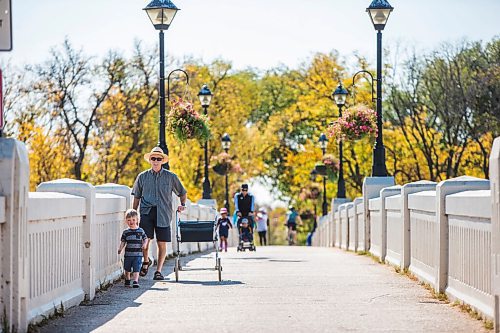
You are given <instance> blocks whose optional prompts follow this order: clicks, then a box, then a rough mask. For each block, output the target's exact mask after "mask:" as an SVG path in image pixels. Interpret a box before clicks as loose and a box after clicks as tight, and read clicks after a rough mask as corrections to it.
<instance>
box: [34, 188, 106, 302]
mask: <svg viewBox="0 0 500 333" xmlns="http://www.w3.org/2000/svg"><path fill="white" fill-rule="evenodd" d="M36 191H37V192H60V193H66V194H73V195H77V196H79V197H83V198H85V199H86V203H85V219H84V222H83V232H82V246H83V253H82V285H83V290H84V292H85V294H86V297H87V299H89V300H90V299H93V298H94V296H95V267H96V256H97V253H96V248H95V246H94V244H92V234H93V232H92V231H93V230H92V229H93V224H94V220H95V188H94V186H92V185H91V184H89V183H86V182H83V181H80V180H74V179H58V180H53V181H50V182H44V183H41V184H40V185H38V187H37V189H36Z"/></svg>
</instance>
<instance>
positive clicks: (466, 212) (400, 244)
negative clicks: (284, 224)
mask: <svg viewBox="0 0 500 333" xmlns="http://www.w3.org/2000/svg"><path fill="white" fill-rule="evenodd" d="M490 164H491V167H490V170H491V171H490V179H491V181H490V180H486V179H478V178H473V177H467V176H464V177H458V178H454V179H449V180H445V181H442V182H440V183H439V184H436V183H434V182H430V181H418V182H414V183H410V184H403V185H402V186H393V179H392V178H390V177H387V178H380V177H379V178H366V179H365V183H364V187H363V197H362V198H358V199H356V200H355V201H354V203H344V204H341V205H340V206H338V207H336V206H334V205H332V211H331V212H330V214H331V216H333V217H334V218H333V219H332V220H325V222H324V223H322V224H320V226H319V227H318V229H317V232H316V234H315V235H314V238H315V239H314V240H313V245H315V246H328V244H332V243H333V244H334V246H336V247H340V248H342V249H348V250H351V251H365V250H368V251H369V252H370V253H371V254H372V255H374V256H376V257H379V259H380V260H381V261H384V262H386V263H388V264H390V265H393V266H397V267H400V268H401V269H403V270H406V269H408V270H409V271H410V272H411V273H413V274H414V275H415V276H416V277H417V278H418V279H420V280H421V281H424V282H426V283H429V284H430V285H431V286H432V287H433V288H434V289H435V290H436V291H438V292H442V293H446V294H447V295H448V297H449V298H451V299H452V300H459V301H462V302H465V303H467V304H469V305H471V306H472V307H473V308H475V309H476V310H478V311H479V312H481V313H482V314H484V315H485V316H487V317H489V318H492V319H495V329H496V331H497V332H498V331H499V325H498V323H499V320H498V318H499V305H498V304H499V297H498V295H499V293H500V273H498V272H500V221H499V220H500V194H499V192H500V190H499V189H500V185H499V184H500V138H497V139H496V140H495V143H494V146H493V150H492V153H491V157H490ZM490 187H491V189H490ZM333 208H335V210H333ZM344 211H347V214H344ZM344 215H346V216H347V218H346V217H344ZM356 216H357V218H356ZM363 218H364V219H363ZM328 224H330V225H328ZM346 224H348V225H349V227H346ZM328 229H332V230H337V236H336V238H335V239H334V241H333V240H332V241H330V242H329V240H326V241H325V240H323V239H324V234H325V233H326V232H325V231H326V230H328ZM363 229H364V230H363ZM363 235H364V236H365V237H367V239H362V236H363ZM346 244H348V247H346ZM355 244H357V246H355ZM363 244H364V245H365V247H364V248H363V246H362V245H363Z"/></svg>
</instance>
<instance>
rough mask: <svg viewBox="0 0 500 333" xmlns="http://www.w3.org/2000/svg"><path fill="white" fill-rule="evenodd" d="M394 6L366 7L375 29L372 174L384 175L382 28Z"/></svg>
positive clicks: (379, 1)
mask: <svg viewBox="0 0 500 333" xmlns="http://www.w3.org/2000/svg"><path fill="white" fill-rule="evenodd" d="M393 9H394V8H393V7H392V6H391V5H390V4H389V2H387V1H386V0H373V1H372V3H371V4H370V6H369V7H368V8H367V9H366V11H367V12H368V14H369V15H370V18H371V20H372V23H373V26H374V27H375V30H377V129H378V135H377V141H376V143H375V148H374V149H373V166H372V176H374V177H386V176H387V168H386V166H385V147H384V141H383V136H382V30H384V28H385V24H386V23H387V20H388V19H389V15H390V14H391V12H392V10H393Z"/></svg>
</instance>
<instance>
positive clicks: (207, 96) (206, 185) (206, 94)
mask: <svg viewBox="0 0 500 333" xmlns="http://www.w3.org/2000/svg"><path fill="white" fill-rule="evenodd" d="M198 98H199V99H200V103H201V106H202V107H203V113H204V114H205V115H207V114H208V107H209V106H210V101H212V92H211V91H210V89H208V86H207V85H206V84H204V85H203V87H201V89H200V92H199V93H198ZM202 198H203V199H212V189H211V188H210V180H209V179H208V141H205V180H204V181H203V197H202Z"/></svg>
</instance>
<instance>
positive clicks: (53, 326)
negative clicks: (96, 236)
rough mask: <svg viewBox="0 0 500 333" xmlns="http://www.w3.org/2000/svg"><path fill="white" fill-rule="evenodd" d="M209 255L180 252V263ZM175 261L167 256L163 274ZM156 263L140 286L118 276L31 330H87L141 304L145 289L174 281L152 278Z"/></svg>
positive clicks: (166, 287)
mask: <svg viewBox="0 0 500 333" xmlns="http://www.w3.org/2000/svg"><path fill="white" fill-rule="evenodd" d="M198 258H207V259H208V258H210V259H212V255H211V252H203V253H195V254H190V255H186V256H181V260H182V263H183V265H186V264H188V263H189V262H191V261H193V260H195V259H198ZM174 261H175V260H173V259H172V258H169V259H168V260H167V261H166V262H165V265H164V266H163V269H162V273H163V275H165V277H167V276H169V275H170V274H172V272H173V267H174ZM155 269H156V267H155V266H151V267H150V269H149V272H148V275H147V276H146V277H143V278H140V280H139V283H140V288H126V287H124V285H123V283H124V281H123V280H117V281H115V283H114V284H113V285H111V286H110V287H109V288H108V289H107V290H106V291H102V292H98V293H97V294H96V297H95V298H94V299H93V300H92V301H89V302H82V303H81V304H80V305H79V306H75V307H73V308H70V309H67V310H65V311H64V314H63V317H58V318H53V319H50V320H48V321H47V322H46V323H44V324H43V325H39V326H33V327H31V328H30V332H40V333H66V332H72V333H84V332H85V333H88V332H91V331H93V330H95V329H98V328H99V327H101V326H103V325H105V324H106V323H107V322H109V321H111V320H113V319H114V318H115V317H116V316H117V315H118V314H120V313H121V312H123V311H125V310H127V309H130V308H137V307H140V306H141V305H143V304H141V303H140V302H138V301H137V300H138V299H139V298H140V297H141V296H142V295H143V294H145V293H146V292H151V291H153V292H156V293H160V292H161V293H165V294H166V293H168V292H169V291H170V289H171V288H172V285H171V283H175V282H173V280H172V276H171V275H170V276H169V277H168V278H166V279H165V280H164V281H155V280H153V274H154V271H155ZM183 283H184V284H193V285H194V284H199V285H206V286H225V285H236V284H242V282H240V281H222V282H218V281H208V282H203V281H200V282H196V281H184V282H183Z"/></svg>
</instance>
